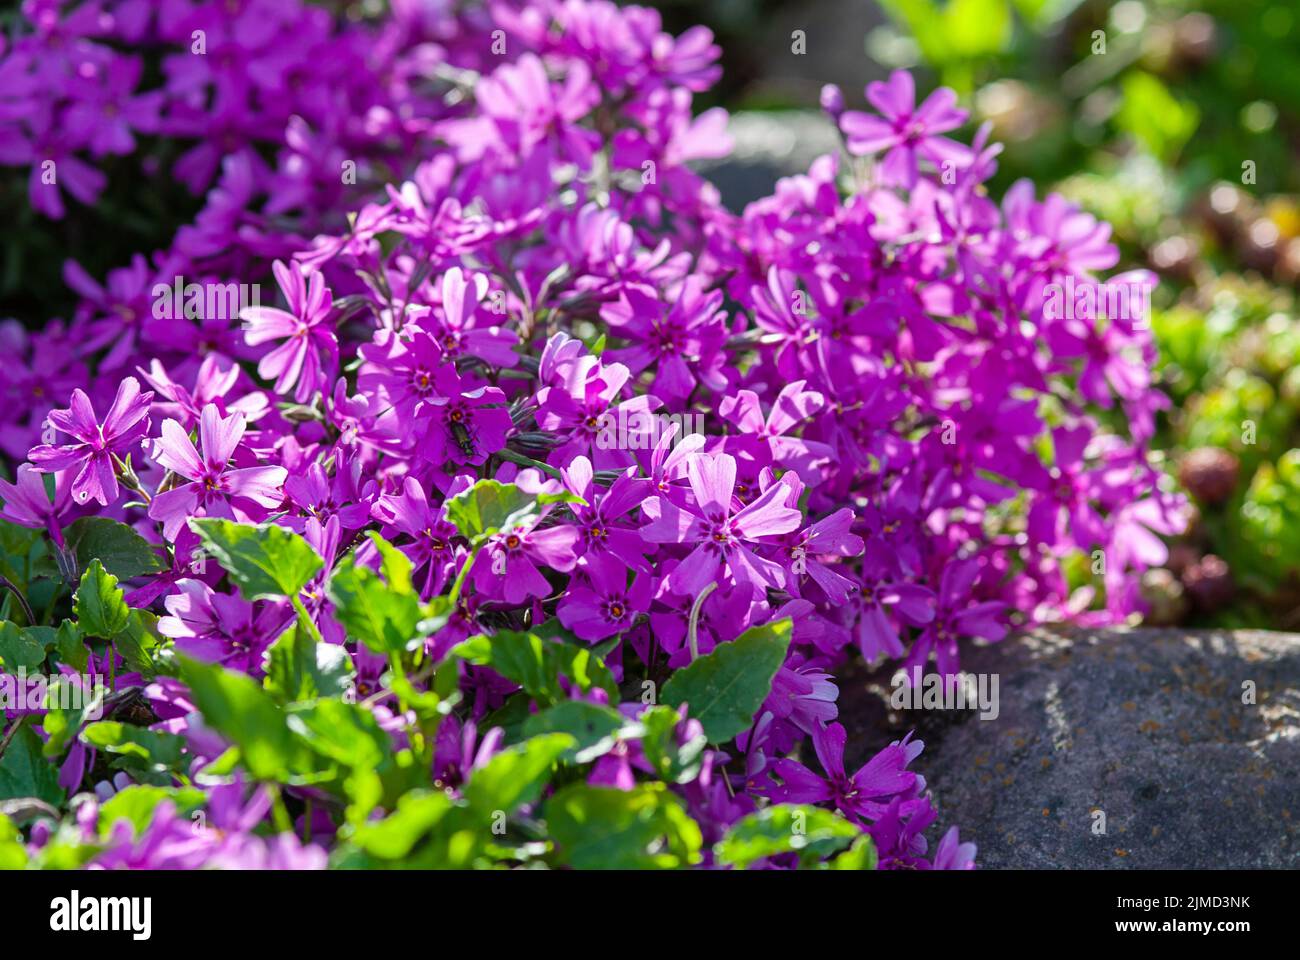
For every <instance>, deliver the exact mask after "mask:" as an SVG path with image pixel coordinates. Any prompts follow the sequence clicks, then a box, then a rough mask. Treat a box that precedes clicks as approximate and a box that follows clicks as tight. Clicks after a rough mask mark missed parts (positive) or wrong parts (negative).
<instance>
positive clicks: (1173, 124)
mask: <svg viewBox="0 0 1300 960" xmlns="http://www.w3.org/2000/svg"><path fill="white" fill-rule="evenodd" d="M1123 91H1124V102H1123V105H1122V106H1121V107H1120V110H1119V114H1118V116H1117V117H1116V122H1117V123H1118V124H1119V126H1120V127H1121V128H1122V129H1124V130H1127V131H1128V132H1129V133H1131V134H1133V135H1134V136H1135V137H1136V138H1137V139H1138V140H1139V141H1140V142H1141V143H1142V144H1143V145H1144V146H1145V147H1146V148H1147V149H1148V150H1149V151H1150V152H1151V153H1152V154H1153V155H1154V156H1156V157H1157V158H1159V159H1162V160H1165V161H1172V160H1174V159H1175V158H1176V157H1177V156H1178V154H1179V152H1180V151H1181V150H1182V148H1183V145H1184V144H1185V143H1186V142H1187V140H1188V138H1189V137H1190V136H1191V135H1192V134H1193V133H1194V132H1195V131H1196V127H1197V125H1198V124H1199V123H1200V119H1201V118H1200V111H1199V110H1198V109H1197V108H1196V104H1194V103H1192V102H1191V101H1182V100H1179V99H1178V98H1176V97H1175V96H1174V95H1173V94H1172V93H1170V92H1169V89H1168V88H1167V87H1166V86H1165V85H1164V84H1163V83H1161V82H1160V80H1159V79H1158V78H1157V77H1156V76H1155V75H1153V74H1150V73H1146V72H1144V71H1142V70H1133V71H1130V72H1129V73H1127V74H1125V76H1124V81H1123Z"/></svg>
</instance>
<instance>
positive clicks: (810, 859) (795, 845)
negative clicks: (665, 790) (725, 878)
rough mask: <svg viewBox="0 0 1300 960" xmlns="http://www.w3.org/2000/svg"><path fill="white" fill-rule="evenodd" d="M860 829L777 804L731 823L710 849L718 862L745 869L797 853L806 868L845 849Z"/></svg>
mask: <svg viewBox="0 0 1300 960" xmlns="http://www.w3.org/2000/svg"><path fill="white" fill-rule="evenodd" d="M861 835H862V830H861V829H860V828H859V827H857V826H854V825H853V824H852V823H849V821H847V820H845V819H844V818H843V817H841V816H838V815H836V814H834V813H832V812H831V811H829V810H823V809H822V808H821V807H814V806H812V805H810V804H795V803H781V804H776V805H774V806H770V807H766V808H764V809H762V810H757V811H755V812H754V813H751V814H749V815H748V816H746V817H744V818H743V819H741V820H740V821H738V822H737V823H735V824H734V825H733V826H732V827H731V829H730V830H728V831H727V835H726V836H725V837H723V838H722V839H721V840H720V841H719V842H718V843H717V844H716V845H715V846H714V848H713V852H714V855H715V857H716V858H717V861H718V863H722V864H727V865H730V866H733V867H739V868H740V869H742V870H743V869H745V868H747V867H750V866H752V865H753V864H755V863H757V862H758V861H760V860H762V859H763V858H765V857H774V856H777V855H779V854H783V853H794V854H798V856H799V862H800V864H801V865H805V866H806V865H808V864H811V863H814V862H816V861H818V860H821V859H823V858H825V857H828V856H830V855H831V854H833V853H837V852H839V851H840V850H843V849H844V848H846V847H848V846H849V845H850V844H852V843H853V842H854V841H855V840H856V839H857V838H858V837H860V836H861Z"/></svg>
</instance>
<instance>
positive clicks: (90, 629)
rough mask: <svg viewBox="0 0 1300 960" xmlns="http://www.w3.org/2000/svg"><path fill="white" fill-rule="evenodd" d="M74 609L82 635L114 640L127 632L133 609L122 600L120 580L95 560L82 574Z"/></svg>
mask: <svg viewBox="0 0 1300 960" xmlns="http://www.w3.org/2000/svg"><path fill="white" fill-rule="evenodd" d="M72 609H73V612H74V613H76V615H77V626H78V628H80V630H81V632H82V633H84V634H85V635H86V636H89V637H103V638H104V639H105V640H111V639H113V638H114V637H116V636H117V635H118V634H119V633H121V632H122V631H123V630H125V629H126V623H127V620H128V618H129V617H130V615H131V610H130V608H129V607H128V606H127V605H126V602H125V601H124V600H123V599H122V590H121V588H119V587H118V585H117V577H115V576H113V575H112V574H110V573H108V572H107V571H105V570H104V566H103V564H101V563H100V562H99V561H98V560H92V561H91V562H90V566H88V567H87V568H86V572H85V573H84V574H83V575H82V577H81V583H80V584H79V585H78V586H77V593H76V597H75V599H74V601H73V605H72Z"/></svg>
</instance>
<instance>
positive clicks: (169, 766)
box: [81, 720, 185, 774]
mask: <svg viewBox="0 0 1300 960" xmlns="http://www.w3.org/2000/svg"><path fill="white" fill-rule="evenodd" d="M81 740H82V742H83V743H86V744H89V745H90V746H92V747H95V748H97V749H100V750H104V751H107V752H108V753H112V754H115V755H117V756H120V757H123V758H124V759H125V760H126V761H128V762H127V764H126V766H127V767H129V768H131V769H135V770H143V771H146V772H148V773H153V774H163V773H170V772H171V771H174V770H176V769H178V768H179V767H180V764H181V750H182V748H183V747H184V746H185V738H184V737H181V736H178V735H176V734H174V733H163V732H160V731H157V730H146V729H145V728H144V727H136V726H132V725H131V724H127V723H120V722H118V721H116V720H101V721H99V722H98V723H91V724H87V725H86V727H85V729H83V730H82V731H81Z"/></svg>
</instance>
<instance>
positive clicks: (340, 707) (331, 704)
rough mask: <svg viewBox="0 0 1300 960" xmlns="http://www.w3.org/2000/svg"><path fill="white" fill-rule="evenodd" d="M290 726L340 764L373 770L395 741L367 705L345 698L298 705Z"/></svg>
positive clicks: (294, 706) (295, 706) (319, 750)
mask: <svg viewBox="0 0 1300 960" xmlns="http://www.w3.org/2000/svg"><path fill="white" fill-rule="evenodd" d="M287 722H288V726H289V729H290V730H291V731H293V732H294V733H295V734H297V735H298V736H299V737H300V738H301V739H302V740H303V741H304V742H305V743H306V744H307V745H308V746H309V747H311V749H312V750H314V751H315V752H316V753H318V754H320V755H321V756H322V757H325V758H326V759H328V760H332V761H334V762H335V763H337V764H339V765H340V766H343V767H347V768H353V767H358V768H361V769H364V770H374V769H375V768H376V767H378V766H379V765H380V764H382V763H383V762H384V761H385V760H386V759H388V757H389V756H390V755H391V754H392V740H391V739H390V738H389V736H388V734H386V733H385V732H384V731H383V730H382V729H381V728H380V726H379V721H378V720H376V719H375V715H374V714H373V713H371V712H370V711H369V710H367V709H366V708H365V707H361V706H358V705H357V704H355V703H345V702H344V701H342V700H316V701H314V702H312V703H308V704H295V705H293V706H291V707H290V708H289V711H288V721H287Z"/></svg>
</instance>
